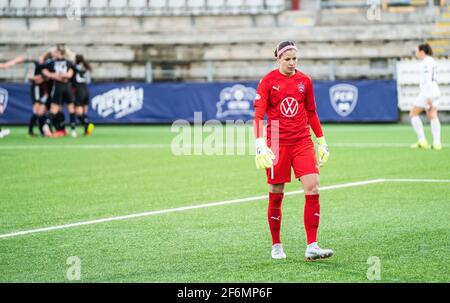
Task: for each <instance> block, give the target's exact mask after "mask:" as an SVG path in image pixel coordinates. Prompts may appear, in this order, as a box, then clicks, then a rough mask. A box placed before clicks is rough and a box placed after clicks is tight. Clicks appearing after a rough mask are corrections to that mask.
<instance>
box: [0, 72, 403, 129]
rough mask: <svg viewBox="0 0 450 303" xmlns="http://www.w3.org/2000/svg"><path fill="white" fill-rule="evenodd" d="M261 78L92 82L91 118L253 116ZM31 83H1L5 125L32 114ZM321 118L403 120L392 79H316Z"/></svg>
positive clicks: (141, 120) (101, 120) (96, 120)
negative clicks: (199, 81) (257, 79)
mask: <svg viewBox="0 0 450 303" xmlns="http://www.w3.org/2000/svg"><path fill="white" fill-rule="evenodd" d="M257 85H258V82H240V83H224V82H214V83H154V84H148V83H98V84H90V85H89V91H90V107H89V116H90V120H91V121H92V122H94V123H97V124H101V123H122V124H123V123H171V122H173V121H175V120H178V119H183V120H187V121H190V122H193V121H194V112H201V113H202V118H203V120H212V119H216V120H220V121H226V120H244V121H247V120H251V119H253V100H254V98H255V95H256V87H257ZM29 91H30V85H28V84H8V83H2V84H0V102H2V103H3V104H4V107H5V112H4V114H3V115H0V124H25V123H28V120H29V117H30V115H31V98H30V93H29ZM314 91H315V95H316V103H317V111H318V114H319V118H320V120H321V121H322V122H387V121H391V122H394V121H397V120H398V118H399V117H398V108H397V87H396V83H395V81H393V80H386V81H385V80H380V81H378V80H364V81H345V82H343V81H339V82H338V81H315V82H314Z"/></svg>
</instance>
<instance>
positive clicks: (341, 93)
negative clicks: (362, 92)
mask: <svg viewBox="0 0 450 303" xmlns="http://www.w3.org/2000/svg"><path fill="white" fill-rule="evenodd" d="M330 102H331V105H332V106H333V108H334V110H335V111H336V113H338V115H339V116H341V117H347V116H348V115H350V114H351V113H352V112H353V110H354V109H355V107H356V104H357V103H358V88H357V87H356V86H353V85H351V84H336V85H333V86H332V87H330Z"/></svg>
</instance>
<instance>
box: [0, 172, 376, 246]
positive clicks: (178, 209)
mask: <svg viewBox="0 0 450 303" xmlns="http://www.w3.org/2000/svg"><path fill="white" fill-rule="evenodd" d="M381 182H384V179H375V180H367V181H358V182H350V183H344V184H336V185H330V186H324V187H321V188H320V190H321V191H325V190H332V189H338V188H345V187H352V186H361V185H367V184H373V183H381ZM301 193H303V190H297V191H291V192H287V193H285V195H286V196H291V195H296V194H301ZM263 199H267V195H261V196H254V197H248V198H242V199H234V200H228V201H221V202H212V203H206V204H198V205H191V206H184V207H177V208H169V209H162V210H156V211H148V212H143V213H137V214H131V215H125V216H118V217H109V218H103V219H98V220H91V221H82V222H76V223H71V224H64V225H57V226H49V227H43V228H36V229H30V230H24V231H18V232H12V233H8V234H3V235H0V239H3V238H11V237H15V236H21V235H27V234H34V233H40V232H45V231H51V230H58V229H66V228H71V227H77V226H83V225H92V224H98V223H104V222H111V221H120V220H127V219H133V218H140V217H147V216H153V215H159V214H165V213H172V212H180V211H185V210H191V209H198V208H206V207H213V206H220V205H228V204H234V203H243V202H250V201H257V200H263Z"/></svg>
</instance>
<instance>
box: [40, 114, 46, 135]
mask: <svg viewBox="0 0 450 303" xmlns="http://www.w3.org/2000/svg"><path fill="white" fill-rule="evenodd" d="M46 119H47V118H46V117H45V115H42V116H39V117H38V125H39V131H40V133H41V135H42V136H43V135H44V131H43V130H42V126H44V124H45V120H46Z"/></svg>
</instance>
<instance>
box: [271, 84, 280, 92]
mask: <svg viewBox="0 0 450 303" xmlns="http://www.w3.org/2000/svg"><path fill="white" fill-rule="evenodd" d="M272 88H273V89H275V90H276V91H277V92H280V86H279V85H278V86H272Z"/></svg>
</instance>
